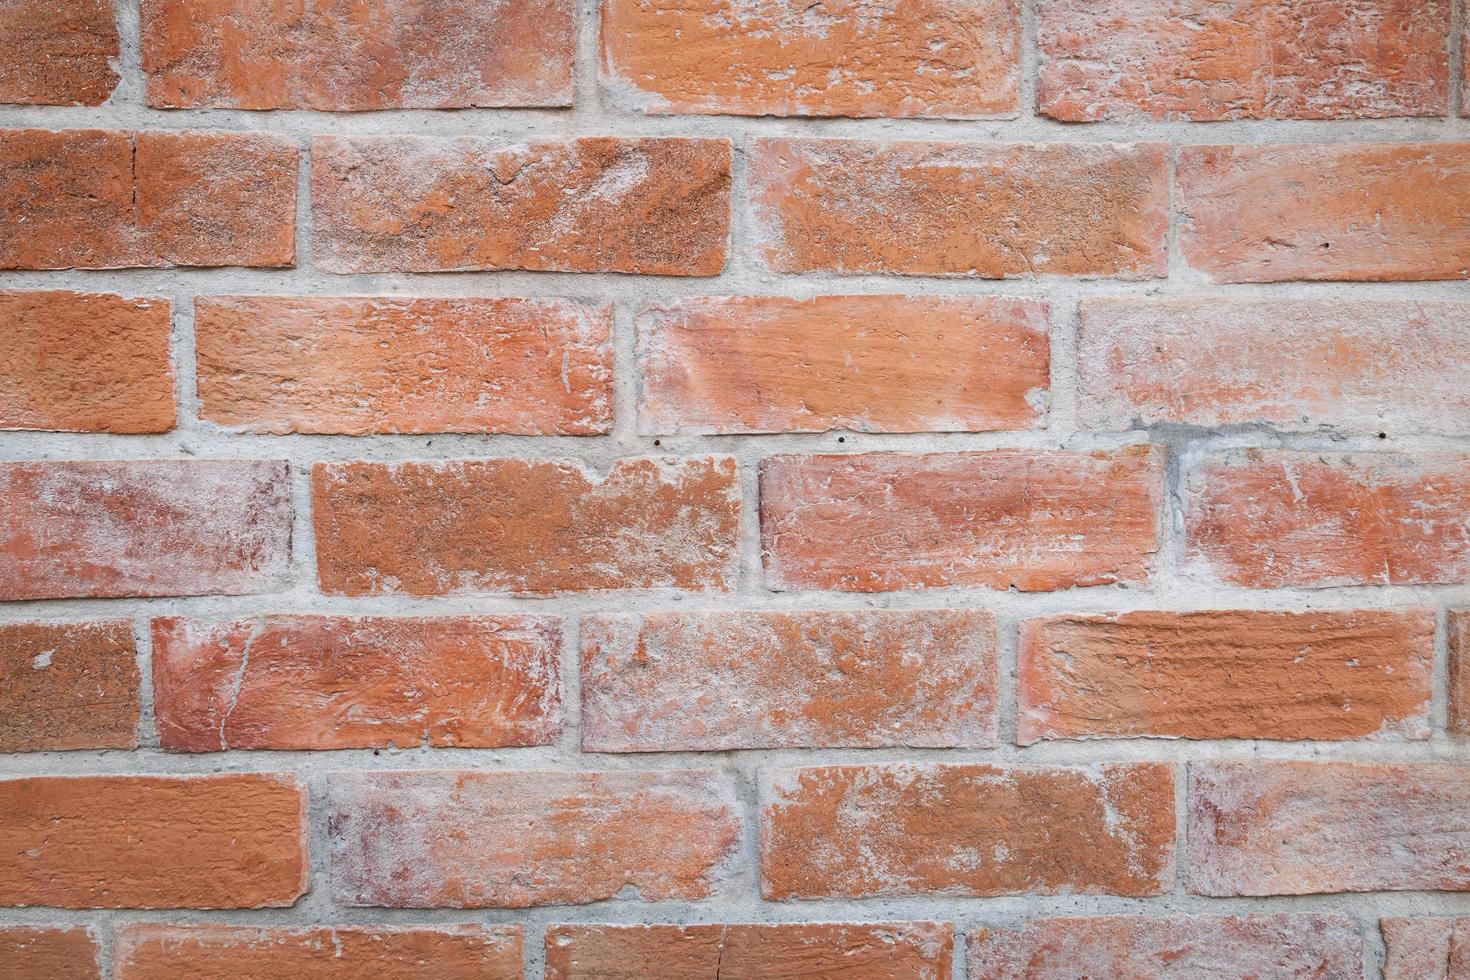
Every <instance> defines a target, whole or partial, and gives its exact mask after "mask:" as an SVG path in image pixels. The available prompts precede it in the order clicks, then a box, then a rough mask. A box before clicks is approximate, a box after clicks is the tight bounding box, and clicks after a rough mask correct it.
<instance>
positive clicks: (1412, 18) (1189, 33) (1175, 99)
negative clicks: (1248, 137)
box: [1037, 0, 1450, 122]
mask: <svg viewBox="0 0 1470 980" xmlns="http://www.w3.org/2000/svg"><path fill="white" fill-rule="evenodd" d="M1037 11H1038V13H1039V15H1040V19H1039V24H1038V34H1039V36H1040V46H1041V52H1042V58H1043V62H1042V67H1041V74H1040V79H1039V82H1038V85H1039V92H1038V98H1037V101H1038V105H1039V107H1040V111H1041V112H1042V113H1043V114H1045V115H1048V116H1051V117H1053V118H1055V119H1061V120H1065V121H1068V122H1090V121H1094V120H1100V119H1116V118H1128V117H1133V116H1148V117H1152V118H1155V119H1173V118H1184V119H1196V120H1204V121H1208V120H1219V119H1371V118H1378V117H1385V116H1436V115H1442V114H1443V113H1444V111H1445V108H1446V106H1447V104H1448V101H1449V98H1448V97H1449V59H1448V57H1447V49H1446V47H1445V43H1444V38H1445V35H1446V34H1447V33H1448V28H1449V24H1450V3H1449V2H1448V0H1354V2H1352V3H1320V2H1317V0H1221V2H1212V3H1208V4H1194V3H1184V4H1181V3H1179V2H1177V0H1119V2H1114V3H1107V4H1097V3H1089V2H1087V0H1042V2H1041V3H1039V4H1038V5H1037Z"/></svg>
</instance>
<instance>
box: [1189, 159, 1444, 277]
mask: <svg viewBox="0 0 1470 980" xmlns="http://www.w3.org/2000/svg"><path fill="white" fill-rule="evenodd" d="M1177 179H1178V185H1179V211H1180V215H1181V223H1180V227H1179V246H1180V249H1181V251H1182V252H1183V254H1184V257H1185V259H1186V260H1187V261H1188V262H1189V264H1190V265H1192V266H1193V267H1194V268H1196V269H1198V270H1200V271H1201V272H1203V273H1205V274H1206V275H1208V276H1210V277H1211V278H1212V279H1214V280H1216V281H1218V282H1280V281H1285V280H1292V279H1326V280H1393V279H1407V280H1421V279H1465V278H1470V143H1338V144H1320V145H1316V144H1310V145H1309V144H1288V145H1275V146H1186V147H1181V148H1180V150H1179V159H1178V178H1177Z"/></svg>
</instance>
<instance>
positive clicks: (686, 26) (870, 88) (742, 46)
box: [602, 0, 1021, 119]
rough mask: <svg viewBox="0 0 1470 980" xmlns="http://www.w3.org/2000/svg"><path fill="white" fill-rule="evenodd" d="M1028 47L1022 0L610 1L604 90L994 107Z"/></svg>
mask: <svg viewBox="0 0 1470 980" xmlns="http://www.w3.org/2000/svg"><path fill="white" fill-rule="evenodd" d="M1020 52H1021V8H1020V3H1019V0H977V2H973V3H965V4H947V3H942V2H937V0H916V2H914V3H906V4H866V3H861V2H859V0H835V2H833V3H830V4H823V5H822V6H821V7H798V6H796V5H792V4H785V3H779V4H769V5H765V6H752V7H735V6H733V5H731V4H729V3H725V2H721V0H685V2H681V3H677V4H650V3H646V2H644V0H612V2H609V3H605V4H603V5H602V84H603V88H604V89H605V90H606V91H608V92H609V93H610V95H611V97H612V98H613V100H614V101H615V102H617V103H619V104H621V105H622V106H624V107H626V108H629V109H634V110H642V111H644V112H650V113H670V112H692V113H728V114H733V115H741V116H930V117H933V116H939V117H949V118H962V119H977V118H985V117H994V116H998V115H1005V114H1010V113H1014V112H1015V110H1016V86H1017V70H1018V67H1019V65H1020V57H1021V55H1020Z"/></svg>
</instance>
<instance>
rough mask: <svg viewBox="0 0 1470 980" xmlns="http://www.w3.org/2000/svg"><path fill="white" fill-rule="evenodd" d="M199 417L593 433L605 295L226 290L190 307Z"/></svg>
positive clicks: (605, 333)
mask: <svg viewBox="0 0 1470 980" xmlns="http://www.w3.org/2000/svg"><path fill="white" fill-rule="evenodd" d="M194 309H195V323H196V327H195V345H196V350H197V356H198V366H199V400H200V403H201V405H200V414H201V415H202V416H203V418H205V419H207V420H208V421H210V422H214V423H216V424H218V425H224V426H231V427H235V428H240V429H244V430H246V431H250V432H269V433H286V432H323V433H334V434H347V435H368V434H373V433H383V432H389V433H391V432H408V433H415V432H486V433H513V434H516V435H599V434H601V433H605V432H607V431H608V430H609V429H610V428H611V426H612V349H611V345H610V336H611V333H612V305H611V304H606V303H604V304H601V305H597V306H594V305H591V304H586V303H578V302H575V301H572V300H562V299H400V298H397V297H387V296H385V297H376V298H357V297H342V298H326V297H309V296H301V297H277V296H253V297H252V296H220V297H210V298H201V299H200V300H198V301H197V302H196V303H195V307H194Z"/></svg>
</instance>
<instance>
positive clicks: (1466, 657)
mask: <svg viewBox="0 0 1470 980" xmlns="http://www.w3.org/2000/svg"><path fill="white" fill-rule="evenodd" d="M1449 700H1450V704H1449V730H1450V734H1451V735H1461V736H1465V737H1470V611H1465V610H1456V611H1452V612H1451V613H1450V699H1449Z"/></svg>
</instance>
